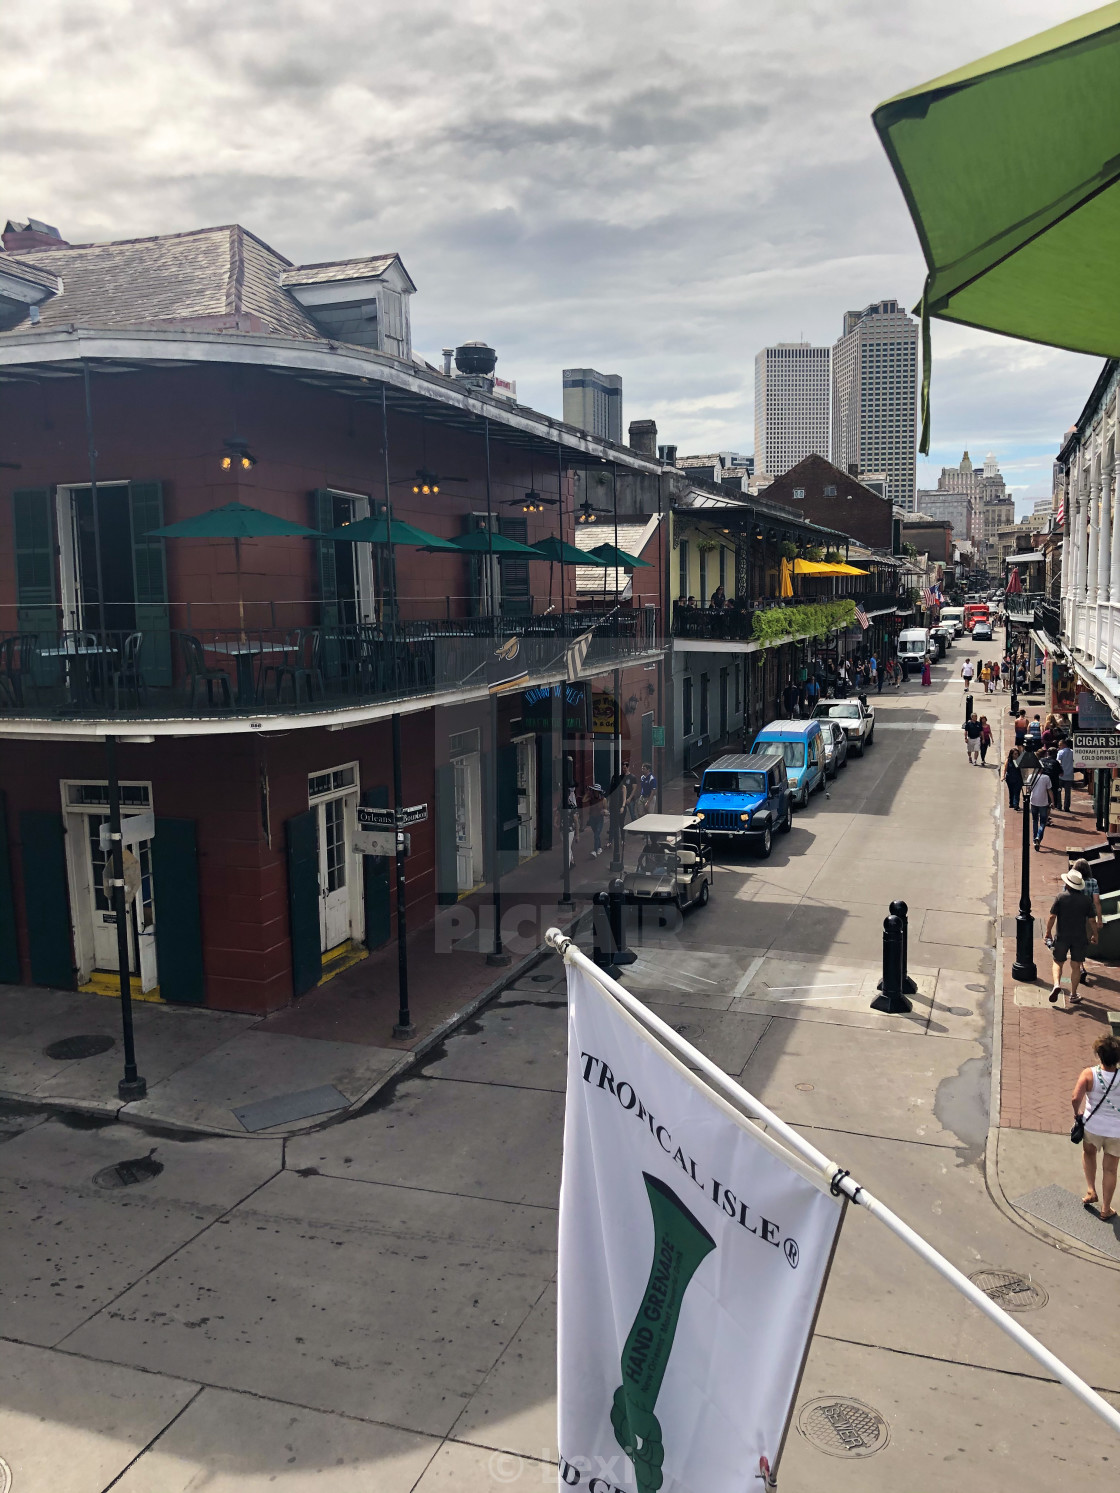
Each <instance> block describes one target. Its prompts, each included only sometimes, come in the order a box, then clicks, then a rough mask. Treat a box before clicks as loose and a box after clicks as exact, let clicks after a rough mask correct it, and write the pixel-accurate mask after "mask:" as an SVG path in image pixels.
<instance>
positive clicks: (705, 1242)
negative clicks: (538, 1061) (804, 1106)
mask: <svg viewBox="0 0 1120 1493" xmlns="http://www.w3.org/2000/svg"><path fill="white" fill-rule="evenodd" d="M568 998H569V1024H568V1041H569V1048H568V1097H567V1114H566V1118H565V1125H564V1171H563V1181H562V1184H561V1189H560V1274H559V1283H560V1285H559V1289H560V1300H559V1349H558V1354H559V1411H558V1414H559V1449H560V1484H561V1486H562V1487H564V1486H566V1487H581V1488H584V1489H587V1490H588V1493H590V1490H591V1489H594V1490H595V1493H602V1490H604V1489H611V1490H626V1493H635V1490H636V1493H744V1490H745V1489H750V1488H753V1487H755V1486H756V1483H755V1478H756V1477H757V1474H758V1469H759V1463H760V1459H761V1458H762V1457H766V1458H767V1459H768V1461H769V1462H770V1463H771V1464H772V1465H776V1462H777V1457H778V1453H779V1450H780V1446H781V1442H782V1438H783V1435H784V1432H785V1429H786V1425H787V1422H788V1419H789V1415H790V1412H791V1410H792V1404H793V1397H794V1395H795V1393H796V1389H797V1383H798V1379H799V1376H800V1372H801V1367H802V1364H803V1361H804V1357H805V1353H806V1349H807V1345H808V1341H809V1336H810V1333H811V1332H812V1325H813V1320H814V1316H815V1312H816V1307H817V1301H818V1298H819V1295H820V1292H821V1289H822V1285H823V1281H824V1279H825V1275H826V1272H827V1269H828V1263H829V1260H830V1258H831V1253H832V1250H833V1247H834V1244H835V1240H836V1235H837V1232H838V1230H839V1226H840V1218H841V1210H840V1205H839V1202H838V1201H837V1200H836V1199H834V1198H832V1197H831V1196H830V1195H829V1193H828V1190H827V1186H826V1185H825V1184H824V1183H822V1182H820V1181H819V1180H818V1179H816V1178H814V1177H813V1175H812V1173H811V1172H809V1170H808V1169H807V1168H806V1167H805V1166H804V1165H803V1163H801V1162H800V1161H799V1160H798V1159H797V1158H794V1157H792V1156H789V1157H788V1160H787V1159H783V1158H785V1157H787V1155H788V1153H786V1152H785V1151H784V1150H782V1149H781V1148H780V1147H779V1146H778V1145H777V1143H776V1142H775V1141H773V1140H771V1139H770V1138H769V1137H766V1136H764V1135H763V1132H761V1131H760V1130H759V1129H757V1127H755V1126H754V1125H753V1124H751V1122H750V1121H749V1120H746V1119H744V1118H743V1117H742V1116H741V1115H739V1114H737V1113H736V1112H735V1111H734V1110H733V1109H732V1108H731V1106H730V1105H728V1104H727V1103H726V1102H725V1101H724V1100H723V1099H722V1098H720V1097H719V1096H718V1095H716V1094H715V1093H713V1091H712V1090H711V1089H709V1088H707V1087H706V1085H705V1084H704V1083H703V1081H702V1080H701V1079H699V1078H697V1077H696V1076H695V1075H694V1074H691V1073H689V1071H688V1070H687V1069H686V1068H685V1067H684V1066H683V1065H682V1064H680V1063H678V1062H677V1060H676V1059H675V1058H674V1057H672V1056H671V1055H670V1054H669V1053H668V1052H667V1051H666V1050H665V1049H664V1048H663V1047H661V1046H660V1044H659V1043H658V1042H657V1041H656V1039H655V1038H653V1037H651V1036H650V1035H649V1034H648V1033H647V1032H645V1031H644V1029H643V1028H642V1027H641V1026H640V1025H639V1024H638V1023H637V1022H636V1021H635V1020H634V1019H633V1018H632V1017H631V1016H630V1015H629V1014H628V1013H626V1012H625V1011H623V1010H622V1009H621V1008H620V1007H619V1006H618V1005H617V1004H616V1003H615V1002H614V1001H612V1000H611V999H610V998H609V996H608V995H607V994H606V993H605V992H604V991H603V990H602V989H601V987H600V986H598V985H597V984H596V983H595V982H594V981H593V980H592V979H591V978H590V977H589V976H587V975H586V974H585V973H584V972H583V971H582V970H580V969H578V968H576V967H574V966H573V965H569V966H568ZM596 1478H599V1479H601V1480H602V1481H600V1482H597V1483H596V1482H595V1481H594V1479H596Z"/></svg>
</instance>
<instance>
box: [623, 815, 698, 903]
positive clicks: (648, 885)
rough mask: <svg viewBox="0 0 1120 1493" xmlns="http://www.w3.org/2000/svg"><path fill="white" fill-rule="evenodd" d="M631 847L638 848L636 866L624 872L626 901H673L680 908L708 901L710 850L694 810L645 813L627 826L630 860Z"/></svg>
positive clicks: (626, 853)
mask: <svg viewBox="0 0 1120 1493" xmlns="http://www.w3.org/2000/svg"><path fill="white" fill-rule="evenodd" d="M631 847H633V848H635V849H636V850H637V865H636V866H635V867H634V868H633V869H632V870H631V869H624V872H623V882H624V885H625V888H626V891H627V893H628V898H627V900H628V901H631V902H637V903H642V902H675V903H676V905H677V906H678V907H679V908H680V910H681V911H682V912H683V911H684V910H685V908H686V907H694V906H695V907H703V906H704V904H705V903H706V902H707V900H708V888H709V887H710V886H711V883H712V851H711V847H710V845H709V844H708V837H707V835H705V833H704V831H703V827H702V826H701V823H700V821H699V819H697V817H696V815H695V814H643V815H642V817H641V818H640V819H636V820H634V822H633V823H632V824H628V825H627V826H626V828H625V841H624V849H623V856H624V860H625V862H626V863H629V861H630V856H631V853H632V851H631Z"/></svg>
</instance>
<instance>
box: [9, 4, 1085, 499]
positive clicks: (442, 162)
mask: <svg viewBox="0 0 1120 1493" xmlns="http://www.w3.org/2000/svg"><path fill="white" fill-rule="evenodd" d="M1081 8H1082V6H1081V4H1080V0H1076V3H1075V0H1045V3H1044V0H1014V3H1012V0H990V3H989V4H988V5H986V6H984V7H978V6H976V5H975V4H973V3H971V0H942V3H941V4H939V5H938V6H929V5H928V4H926V3H924V0H895V3H893V4H891V5H883V4H882V3H881V0H875V3H872V0H840V3H836V0H746V3H743V0H692V3H690V4H688V5H683V4H681V3H679V0H614V3H612V4H610V5H606V4H603V3H602V0H598V3H590V0H566V3H561V0H470V3H467V4H465V5H464V4H463V3H462V0H412V3H410V4H409V5H407V6H402V5H394V4H390V3H387V0H379V3H374V4H365V5H354V4H352V3H347V0H238V3H237V4H236V5H233V6H231V5H230V4H229V3H228V0H179V3H178V4H176V5H175V6H168V7H161V6H153V5H151V4H149V3H146V0H99V3H98V4H97V5H95V6H89V5H88V4H79V3H77V0H37V3H36V4H35V5H34V6H31V5H28V4H24V5H17V6H8V7H6V8H5V9H4V11H3V13H2V15H0V47H2V48H3V55H4V58H5V67H4V70H3V75H2V76H0V127H2V128H3V130H4V139H5V147H6V150H5V157H6V160H5V165H6V193H7V195H6V200H5V201H4V202H3V204H0V205H2V206H3V208H4V210H5V212H6V213H7V214H9V215H11V216H16V217H23V216H27V215H29V214H31V215H34V216H36V217H41V218H45V219H46V220H47V221H48V222H54V223H57V224H58V225H59V226H60V228H61V229H62V231H63V233H64V235H65V236H67V237H68V238H70V239H71V240H73V241H81V240H84V239H97V238H110V237H132V236H136V235H143V234H151V233H158V232H168V231H174V230H180V229H185V228H192V227H198V226H202V225H204V224H207V223H216V222H226V221H230V220H231V219H236V220H238V221H241V222H243V223H244V224H245V225H246V226H247V227H249V228H252V229H253V230H254V231H255V232H257V233H259V234H260V235H261V236H262V237H264V238H265V239H267V240H268V241H269V242H270V243H272V244H274V245H275V247H276V248H277V249H279V250H280V251H281V252H282V253H284V254H286V255H288V256H289V257H290V258H292V259H294V260H297V261H299V260H324V259H334V258H340V257H343V256H345V255H347V254H357V253H366V252H371V251H377V250H382V249H385V248H393V249H397V250H398V251H399V252H400V253H401V254H402V255H403V257H404V260H405V263H406V264H407V266H408V268H409V270H410V272H411V273H412V275H413V277H414V279H415V280H416V282H417V284H418V286H419V293H418V295H417V296H416V298H415V300H414V304H413V328H414V336H415V340H416V344H417V346H418V347H419V348H420V349H422V350H426V351H428V352H429V354H432V353H435V352H436V351H437V350H438V348H440V347H442V346H444V345H449V344H451V343H453V342H457V341H461V340H464V339H466V338H469V337H483V338H485V339H486V340H488V341H490V342H492V343H493V344H494V345H495V346H496V347H497V349H498V352H499V357H500V362H499V371H500V372H502V373H503V374H505V375H506V376H507V377H515V378H516V379H517V381H518V388H519V393H520V395H521V397H522V398H523V399H524V400H525V401H526V402H528V403H531V404H534V405H536V406H537V407H538V408H541V409H544V410H547V411H550V412H554V413H555V412H558V411H559V408H560V369H561V368H562V367H564V366H566V365H572V364H579V365H582V364H592V365H594V366H596V367H599V368H601V369H603V370H604V371H608V372H618V373H621V374H622V376H623V380H624V395H625V406H626V414H627V418H629V417H641V416H649V415H652V416H654V417H655V418H656V419H657V420H658V422H659V426H660V427H661V429H662V432H663V438H664V439H665V440H667V441H673V442H675V443H676V444H677V445H678V446H679V447H680V448H681V449H682V450H688V449H695V450H702V451H704V450H712V449H719V448H726V447H731V448H735V449H740V450H749V449H751V447H752V445H753V438H752V423H753V415H752V402H753V360H754V354H755V352H756V351H757V349H758V348H759V347H760V346H762V345H763V344H764V343H766V342H767V341H774V340H790V339H791V338H796V337H799V336H801V335H804V336H805V337H806V338H808V339H809V340H811V341H814V342H832V341H833V340H834V339H835V337H836V336H837V334H838V331H839V327H840V320H841V316H842V314H843V312H844V311H845V310H846V309H849V308H851V307H858V306H862V305H865V304H867V303H868V302H869V301H871V300H877V299H880V298H882V297H884V296H897V297H899V298H900V299H902V300H904V301H905V302H907V303H908V304H912V303H913V302H914V301H916V300H917V297H918V295H919V293H920V288H921V283H922V272H923V266H922V262H921V256H920V253H919V251H918V246H917V242H916V239H915V235H914V232H913V228H912V226H911V224H910V221H909V218H908V215H907V213H906V209H905V205H904V203H903V200H902V197H901V194H900V193H899V191H898V188H897V186H896V184H895V181H894V178H893V176H892V174H891V171H890V169H889V167H888V164H887V162H886V159H885V157H884V155H883V153H882V151H881V149H880V147H879V144H878V141H877V139H876V137H875V133H874V130H873V129H872V127H871V123H870V113H871V110H872V109H873V108H874V106H875V105H876V104H877V103H879V102H880V101H881V99H882V98H884V97H886V96H888V95H889V94H891V93H894V92H897V91H900V90H902V89H904V88H908V87H911V86H912V85H914V84H915V83H917V82H920V81H922V80H923V79H926V78H930V77H933V76H935V75H937V74H938V73H940V72H942V71H945V70H947V69H949V68H951V67H953V66H956V65H958V64H959V63H961V62H963V61H967V60H969V59H970V58H972V57H977V56H980V55H982V54H983V53H984V52H986V51H989V50H992V49H994V48H996V47H998V46H1001V45H1004V44H1006V43H1007V42H1009V41H1013V40H1015V39H1017V38H1019V37H1022V36H1026V35H1029V34H1030V33H1031V32H1032V31H1035V30H1039V29H1042V28H1043V27H1045V26H1048V25H1052V24H1055V23H1056V22H1058V21H1060V20H1062V19H1064V18H1065V17H1067V16H1070V15H1074V14H1077V13H1078V12H1079V11H1080V9H1081ZM1096 367H1097V365H1096V364H1095V363H1094V362H1093V361H1092V360H1086V359H1079V358H1073V357H1071V356H1070V355H1067V354H1060V353H1053V352H1050V351H1048V350H1045V349H1026V348H1025V347H1024V346H1023V345H1021V344H1015V343H1011V342H1008V341H1006V340H1002V339H998V338H994V337H986V336H983V335H982V334H969V333H964V334H962V333H961V332H960V329H954V328H945V327H937V328H936V330H935V366H934V380H933V399H934V404H933V415H934V426H933V429H934V438H935V441H936V442H937V450H936V452H935V453H934V456H935V459H936V463H938V464H939V463H940V462H942V461H945V462H949V461H952V462H955V461H956V460H958V459H959V455H960V450H961V449H962V448H963V446H965V445H968V446H969V447H970V448H972V447H975V448H976V449H977V450H980V451H981V452H983V451H987V450H988V449H990V448H992V449H995V450H996V451H997V453H998V454H999V456H1000V458H1001V461H1002V462H1003V465H1004V470H1005V471H1010V470H1015V471H1016V472H1017V473H1020V472H1021V473H1022V474H1024V475H1023V480H1024V481H1026V482H1027V483H1028V484H1031V485H1032V490H1033V485H1034V484H1036V483H1043V482H1044V479H1045V481H1047V482H1048V477H1047V475H1046V472H1045V471H1044V470H1043V468H1042V467H1036V466H1034V465H1032V463H1035V462H1036V461H1041V460H1042V459H1043V458H1042V453H1044V452H1045V451H1048V450H1052V449H1054V447H1055V445H1056V442H1057V440H1058V438H1059V436H1060V434H1061V431H1062V430H1063V429H1064V428H1065V427H1066V426H1068V425H1069V424H1070V422H1071V421H1072V420H1073V418H1074V417H1075V416H1076V414H1077V412H1078V410H1079V409H1080V407H1081V404H1082V402H1083V400H1084V398H1085V396H1086V394H1087V393H1088V390H1089V388H1090V387H1091V385H1092V381H1093V378H1094V377H1095V374H1096ZM1027 473H1029V474H1030V475H1029V476H1028V475H1026V474H1027ZM1016 480H1017V481H1018V480H1019V477H1018V476H1017V477H1016Z"/></svg>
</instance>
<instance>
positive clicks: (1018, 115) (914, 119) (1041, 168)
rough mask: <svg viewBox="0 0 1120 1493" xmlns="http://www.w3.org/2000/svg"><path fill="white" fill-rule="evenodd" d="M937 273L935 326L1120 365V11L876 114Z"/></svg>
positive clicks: (971, 68) (932, 281) (1031, 43)
mask: <svg viewBox="0 0 1120 1493" xmlns="http://www.w3.org/2000/svg"><path fill="white" fill-rule="evenodd" d="M872 119H873V122H874V125H875V128H876V130H877V131H878V132H879V138H880V140H881V141H882V144H883V147H884V149H885V150H886V152H887V156H888V157H889V159H890V163H891V166H892V167H893V168H894V173H895V176H896V177H897V178H898V183H899V186H900V187H901V188H902V193H903V196H904V197H905V199H906V205H907V207H908V208H909V209H910V216H911V217H912V218H913V220H914V227H915V228H916V230H917V233H918V239H919V241H920V243H921V246H922V252H923V254H924V255H925V260H926V268H927V274H926V282H925V291H924V293H923V295H922V300H921V303H920V306H919V307H918V308H917V309H918V310H919V311H920V313H921V317H922V361H923V369H922V438H921V451H922V454H923V455H925V454H927V453H928V451H929V342H930V338H929V318H930V317H931V316H937V317H940V318H941V319H942V320H945V321H955V322H961V323H963V324H964V325H965V326H973V327H981V328H984V329H985V330H987V331H991V332H1002V333H1004V334H1005V335H1007V336H1010V337H1021V338H1023V339H1024V340H1026V341H1029V342H1040V343H1043V344H1044V345H1047V346H1051V347H1064V348H1069V349H1070V350H1071V351H1073V352H1084V353H1095V354H1098V355H1100V356H1103V357H1107V358H1113V357H1118V356H1120V297H1118V296H1117V295H1116V290H1115V279H1116V262H1117V256H1118V254H1120V4H1117V3H1114V4H1112V5H1106V6H1104V7H1103V8H1102V9H1100V10H1095V11H1092V12H1091V13H1090V14H1088V15H1085V16H1079V17H1078V18H1077V19H1076V20H1072V21H1066V22H1064V23H1063V24H1062V25H1060V26H1055V27H1053V28H1052V29H1050V30H1049V31H1043V32H1041V33H1040V34H1039V35H1038V36H1034V37H1030V38H1029V39H1028V40H1026V41H1022V42H1017V43H1016V44H1015V45H1014V46H1010V47H1006V48H1004V49H1003V50H1002V51H1000V52H994V53H992V54H991V56H988V57H982V58H980V59H979V61H976V62H971V63H969V64H968V65H967V66H965V67H961V68H958V69H957V70H956V71H955V72H951V73H946V74H945V75H944V76H943V77H940V78H935V79H933V81H932V82H930V83H923V84H922V85H921V86H920V87H917V88H911V89H909V90H908V91H907V92H906V93H900V94H898V95H896V96H895V97H894V98H891V99H888V100H887V101H886V103H883V104H880V105H879V107H878V108H877V109H876V110H875V112H874V114H873V115H872Z"/></svg>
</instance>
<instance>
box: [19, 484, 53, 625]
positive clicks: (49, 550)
mask: <svg viewBox="0 0 1120 1493" xmlns="http://www.w3.org/2000/svg"><path fill="white" fill-rule="evenodd" d="M12 528H13V531H14V535H15V549H16V607H17V611H16V618H17V626H18V627H19V630H20V632H33V633H46V634H48V635H53V634H54V633H56V632H57V631H58V567H57V565H56V563H55V560H56V553H57V551H56V547H55V541H54V514H53V512H52V504H51V494H50V489H49V488H46V487H24V488H20V489H19V490H18V491H16V492H14V493H13V494H12Z"/></svg>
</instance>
